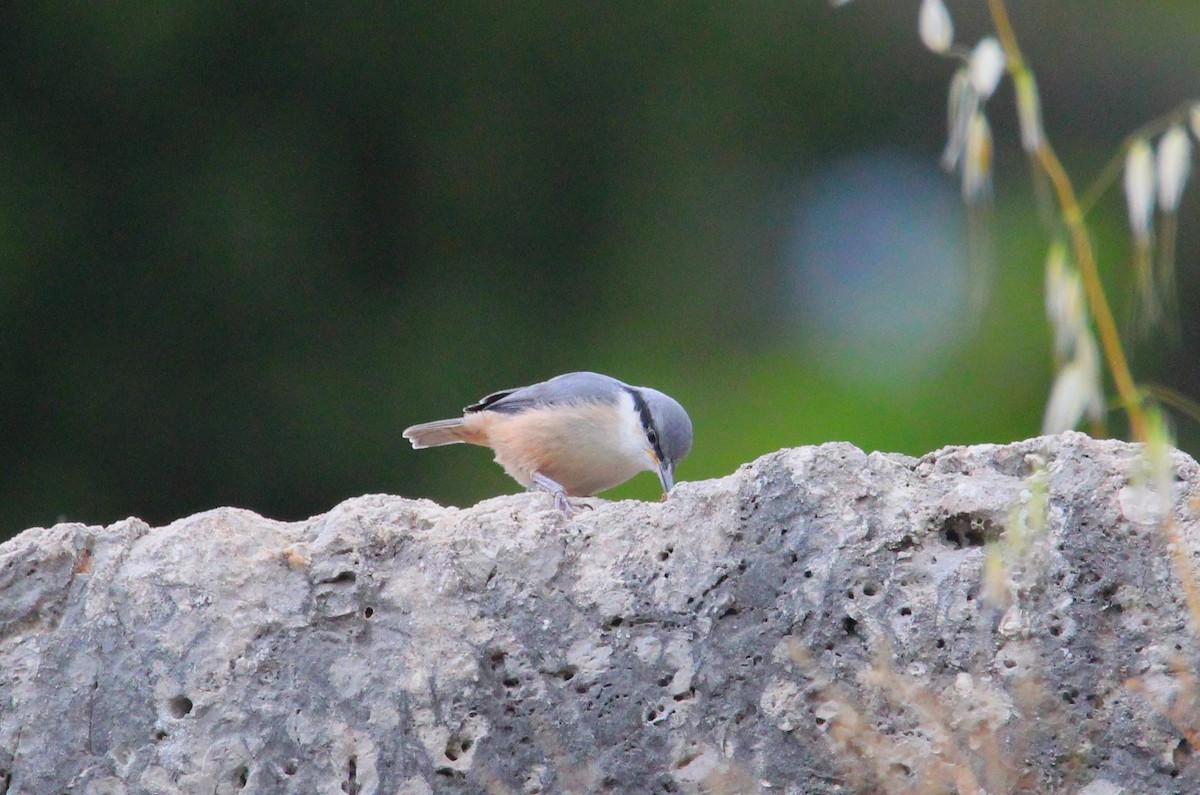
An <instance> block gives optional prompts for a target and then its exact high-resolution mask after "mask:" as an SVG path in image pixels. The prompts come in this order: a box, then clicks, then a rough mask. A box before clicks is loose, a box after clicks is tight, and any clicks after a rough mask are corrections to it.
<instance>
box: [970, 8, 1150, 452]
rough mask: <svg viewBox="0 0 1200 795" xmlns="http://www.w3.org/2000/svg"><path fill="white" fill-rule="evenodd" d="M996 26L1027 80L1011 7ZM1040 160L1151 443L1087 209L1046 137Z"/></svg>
mask: <svg viewBox="0 0 1200 795" xmlns="http://www.w3.org/2000/svg"><path fill="white" fill-rule="evenodd" d="M988 8H989V10H990V11H991V15H992V22H993V23H994V24H995V26H996V35H997V37H998V38H999V39H1000V45H1001V46H1002V47H1003V48H1004V54H1005V56H1006V57H1007V59H1008V70H1009V71H1010V72H1011V73H1012V75H1013V78H1014V79H1018V78H1020V79H1023V78H1024V75H1026V74H1027V73H1028V71H1029V69H1028V67H1026V66H1025V60H1024V58H1023V57H1022V55H1021V48H1020V46H1018V44H1017V37H1016V34H1015V33H1014V32H1013V28H1012V23H1011V22H1010V21H1009V17H1008V8H1007V7H1006V6H1005V4H1004V0H988ZM1032 156H1033V158H1034V160H1035V161H1036V162H1037V163H1038V165H1040V166H1041V167H1042V169H1043V170H1044V171H1045V172H1046V176H1047V177H1049V179H1050V183H1051V184H1052V185H1053V186H1054V192H1055V193H1056V194H1057V196H1058V204H1059V207H1060V208H1062V217H1063V223H1064V224H1066V227H1067V231H1068V232H1069V234H1070V237H1071V249H1072V251H1073V252H1074V255H1075V262H1076V263H1077V264H1078V266H1079V273H1080V275H1081V276H1082V277H1083V284H1084V290H1085V292H1086V294H1087V299H1088V306H1089V308H1090V309H1091V310H1092V317H1093V318H1095V320H1096V331H1097V333H1098V334H1099V337H1100V344H1101V346H1102V347H1103V348H1104V356H1105V358H1106V359H1107V360H1108V369H1109V371H1110V372H1111V373H1112V376H1113V383H1114V384H1115V385H1116V387H1117V393H1118V395H1119V396H1120V398H1121V403H1122V405H1123V406H1124V408H1125V411H1126V413H1127V414H1128V415H1129V429H1130V432H1131V433H1132V434H1133V437H1134V438H1135V439H1137V440H1138V441H1146V418H1145V414H1144V412H1143V411H1142V403H1141V398H1140V396H1139V394H1138V390H1137V387H1136V386H1135V385H1134V381H1133V376H1132V374H1131V373H1130V371H1129V362H1128V361H1127V360H1126V358H1125V350H1124V349H1123V348H1122V347H1121V339H1120V336H1119V335H1118V334H1117V323H1116V321H1115V320H1114V319H1113V315H1112V310H1111V309H1109V306H1108V298H1107V297H1106V296H1105V294H1104V285H1103V284H1102V283H1101V281H1100V271H1099V268H1097V267H1096V256H1095V253H1094V252H1093V251H1092V241H1091V236H1090V235H1089V234H1088V229H1087V224H1086V223H1085V222H1084V220H1083V210H1082V208H1081V207H1080V205H1079V199H1078V197H1077V196H1076V194H1075V186H1074V185H1073V184H1072V183H1071V178H1070V177H1069V176H1068V175H1067V172H1066V170H1065V169H1064V168H1063V166H1062V162H1061V161H1060V160H1059V159H1058V155H1057V154H1055V152H1054V149H1053V148H1052V147H1051V146H1050V142H1049V140H1048V139H1047V137H1046V136H1045V135H1044V134H1043V135H1042V136H1041V141H1040V143H1039V144H1038V146H1037V148H1036V150H1035V151H1034V152H1033V155H1032Z"/></svg>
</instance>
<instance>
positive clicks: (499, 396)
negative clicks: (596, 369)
mask: <svg viewBox="0 0 1200 795" xmlns="http://www.w3.org/2000/svg"><path fill="white" fill-rule="evenodd" d="M624 389H626V386H625V385H624V384H623V383H621V382H620V381H618V380H617V379H615V378H610V377H608V376H607V375H601V374H600V373H587V372H582V373H567V374H565V375H560V376H556V377H554V378H551V379H550V380H549V381H542V382H541V383H538V384H531V385H530V386H522V387H517V388H515V389H502V390H500V391H499V392H493V393H492V394H490V395H488V396H487V397H485V398H481V399H480V400H479V401H478V402H476V403H472V404H471V405H470V406H467V407H466V408H465V409H463V411H465V412H466V413H468V414H472V413H474V412H477V411H498V412H501V413H503V414H516V413H519V412H522V411H526V410H528V409H531V408H537V407H541V406H553V405H557V404H562V403H578V402H581V401H584V400H593V401H604V402H612V401H615V400H616V399H617V398H618V397H619V396H620V394H621V392H622V391H623V390H624Z"/></svg>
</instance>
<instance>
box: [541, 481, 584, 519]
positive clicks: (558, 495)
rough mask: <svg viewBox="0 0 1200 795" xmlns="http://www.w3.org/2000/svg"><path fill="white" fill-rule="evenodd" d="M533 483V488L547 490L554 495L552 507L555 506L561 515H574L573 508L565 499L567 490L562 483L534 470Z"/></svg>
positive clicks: (569, 516)
mask: <svg viewBox="0 0 1200 795" xmlns="http://www.w3.org/2000/svg"><path fill="white" fill-rule="evenodd" d="M533 485H534V488H537V489H540V490H541V491H544V492H547V493H548V494H550V496H552V497H554V507H555V508H557V509H558V511H559V512H560V513H562V515H563V516H565V517H567V518H568V519H570V518H571V517H572V516H574V515H575V509H574V508H573V507H572V506H571V503H570V502H569V501H568V500H567V490H566V489H564V488H563V487H562V485H560V484H559V483H558V481H556V480H554V479H552V478H548V477H546V476H545V475H543V474H542V473H541V472H534V473H533Z"/></svg>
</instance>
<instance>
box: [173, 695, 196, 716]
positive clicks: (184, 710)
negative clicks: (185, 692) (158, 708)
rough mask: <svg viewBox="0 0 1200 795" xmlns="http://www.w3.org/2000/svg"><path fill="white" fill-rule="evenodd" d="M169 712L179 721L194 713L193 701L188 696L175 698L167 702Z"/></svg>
mask: <svg viewBox="0 0 1200 795" xmlns="http://www.w3.org/2000/svg"><path fill="white" fill-rule="evenodd" d="M167 711H168V712H169V713H171V717H172V718H175V719H176V720H178V719H180V718H182V717H183V716H184V715H187V714H188V713H189V712H191V711H192V700H191V699H190V698H188V697H187V696H175V697H174V698H172V699H171V700H170V701H168V702H167Z"/></svg>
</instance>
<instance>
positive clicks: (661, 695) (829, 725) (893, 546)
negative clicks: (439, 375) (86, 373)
mask: <svg viewBox="0 0 1200 795" xmlns="http://www.w3.org/2000/svg"><path fill="white" fill-rule="evenodd" d="M1173 463H1174V465H1175V469H1176V481H1175V482H1174V483H1173V484H1171V487H1170V488H1172V489H1173V490H1174V493H1173V494H1171V495H1169V505H1170V507H1169V509H1167V510H1166V512H1167V513H1169V514H1170V516H1172V517H1173V518H1174V524H1173V525H1171V532H1173V533H1174V534H1175V536H1174V544H1173V546H1169V545H1168V532H1167V531H1165V530H1164V529H1163V522H1162V521H1161V519H1162V518H1163V513H1164V509H1163V505H1164V504H1166V503H1165V502H1164V500H1163V499H1162V497H1163V495H1159V494H1157V492H1156V491H1155V490H1154V487H1153V486H1152V485H1145V484H1143V483H1141V482H1140V475H1139V472H1140V459H1139V448H1137V447H1135V446H1131V445H1127V444H1123V443H1120V442H1110V441H1094V440H1091V439H1089V438H1087V437H1086V436H1083V435H1081V434H1073V433H1072V434H1064V435H1062V436H1057V437H1046V438H1040V439H1033V440H1029V441H1026V442H1021V443H1017V444H1011V445H1005V446H995V445H984V446H977V447H967V448H947V449H944V450H940V451H937V452H935V453H931V454H929V455H927V456H925V457H924V458H921V459H914V458H908V457H905V456H900V455H884V454H879V453H871V454H869V455H868V454H865V453H863V452H861V451H859V450H857V449H856V448H854V447H852V446H850V445H847V444H828V445H823V446H820V447H811V448H799V449H792V450H783V451H780V452H778V453H774V454H772V455H768V456H766V457H764V458H762V459H759V460H758V461H755V462H754V463H752V464H748V465H746V466H744V467H742V468H741V469H739V470H738V471H737V472H736V473H734V474H732V475H730V476H728V477H725V478H722V479H719V480H711V481H704V482H696V483H683V484H681V485H680V486H679V487H678V488H677V489H676V490H675V492H673V493H672V496H671V499H670V500H669V501H667V502H665V503H638V502H620V503H610V502H605V501H603V500H593V501H590V502H591V504H592V505H593V506H594V510H584V511H580V512H579V513H578V514H577V515H576V516H575V517H574V518H572V519H570V520H567V519H564V518H563V517H562V516H560V515H559V514H557V513H556V512H554V511H553V510H551V505H550V501H549V499H548V498H547V497H545V496H544V495H540V494H522V495H516V496H507V497H500V498H496V499H492V500H488V501H485V502H483V503H480V504H479V505H476V506H473V507H471V508H467V509H461V510H460V509H456V508H444V507H440V506H437V505H434V504H432V503H430V502H427V501H413V500H407V499H402V498H399V497H391V496H381V495H371V496H365V497H361V498H358V499H353V500H349V501H347V502H345V503H343V504H341V505H339V506H337V507H336V508H334V509H333V510H332V511H330V512H329V513H327V514H324V515H322V516H317V517H314V518H312V519H309V520H308V521H303V522H295V523H284V522H276V521H271V520H269V519H264V518H262V517H260V516H257V515H255V514H253V513H250V512H248V511H244V510H236V509H220V510H214V511H209V512H206V513H202V514H198V515H196V516H191V517H188V518H186V519H181V520H180V521H177V522H174V523H172V524H170V525H168V526H166V527H159V528H151V527H148V526H147V525H146V524H145V523H143V522H141V521H139V520H137V519H128V520H126V521H123V522H119V523H117V524H115V525H112V526H110V527H88V526H84V525H80V524H63V525H58V526H56V527H52V528H49V529H33V530H29V531H26V532H25V533H23V534H22V535H20V536H18V537H17V538H15V539H13V540H11V541H9V542H8V543H6V544H4V545H3V546H0V793H5V792H7V793H10V794H11V793H21V794H22V795H24V794H25V793H31V794H37V795H40V794H41V793H45V794H46V795H52V794H57V793H64V792H80V793H114V794H115V793H201V792H203V793H237V792H247V793H251V792H253V793H275V792H286V793H306V794H307V793H362V794H363V795H367V794H368V793H380V794H381V795H382V794H386V795H392V794H393V793H402V795H428V794H429V793H528V794H530V795H532V794H533V793H568V792H569V793H600V792H612V793H674V792H707V793H791V794H794V795H800V794H801V793H851V792H902V791H914V792H915V791H919V792H926V791H929V792H933V791H937V792H953V791H955V789H956V787H957V789H958V791H961V792H972V791H974V792H982V791H985V790H986V791H987V792H988V793H993V795H994V794H995V793H1005V792H1030V793H1034V792H1037V793H1045V792H1080V791H1083V792H1095V793H1120V792H1124V793H1142V792H1147V793H1148V792H1155V793H1160V792H1161V793H1169V792H1178V793H1191V792H1200V765H1198V764H1197V763H1196V762H1195V761H1193V759H1192V754H1191V750H1192V749H1191V746H1190V745H1189V744H1188V742H1187V741H1186V740H1185V739H1184V736H1185V733H1187V732H1191V733H1192V736H1195V734H1194V733H1195V731H1196V728H1197V726H1198V725H1200V717H1197V715H1198V714H1200V711H1198V710H1197V709H1196V706H1197V703H1198V702H1197V694H1196V690H1195V683H1194V681H1193V678H1192V677H1193V676H1194V672H1195V671H1196V669H1197V659H1198V657H1197V638H1196V630H1195V627H1194V626H1193V624H1192V619H1191V617H1190V616H1189V612H1188V609H1187V602H1186V598H1185V591H1184V589H1183V588H1182V587H1181V579H1180V576H1179V573H1178V570H1177V569H1176V568H1175V566H1176V564H1177V563H1181V564H1187V565H1192V564H1194V563H1195V561H1196V558H1197V550H1198V549H1200V526H1198V524H1197V518H1196V509H1197V503H1198V501H1200V469H1198V468H1197V465H1196V463H1195V462H1194V461H1192V460H1191V459H1190V458H1187V457H1186V456H1184V455H1182V454H1175V457H1174V460H1173ZM1173 555H1174V557H1173ZM972 788H974V789H972Z"/></svg>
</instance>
